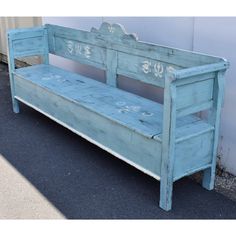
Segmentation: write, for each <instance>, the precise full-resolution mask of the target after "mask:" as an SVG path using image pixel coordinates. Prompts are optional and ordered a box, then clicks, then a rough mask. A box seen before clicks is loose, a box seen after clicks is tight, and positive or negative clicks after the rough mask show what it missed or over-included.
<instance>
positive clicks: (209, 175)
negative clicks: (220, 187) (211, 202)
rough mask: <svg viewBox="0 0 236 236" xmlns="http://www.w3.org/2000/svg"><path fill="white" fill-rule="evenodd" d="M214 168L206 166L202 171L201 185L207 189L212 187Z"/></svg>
mask: <svg viewBox="0 0 236 236" xmlns="http://www.w3.org/2000/svg"><path fill="white" fill-rule="evenodd" d="M214 183H215V168H207V169H206V170H204V172H203V179H202V187H203V188H205V189H207V190H212V189H214Z"/></svg>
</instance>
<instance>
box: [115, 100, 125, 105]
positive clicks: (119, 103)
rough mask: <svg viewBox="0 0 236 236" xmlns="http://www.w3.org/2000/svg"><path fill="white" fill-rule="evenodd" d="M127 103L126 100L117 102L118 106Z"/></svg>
mask: <svg viewBox="0 0 236 236" xmlns="http://www.w3.org/2000/svg"><path fill="white" fill-rule="evenodd" d="M125 104H126V102H123V101H118V102H116V105H117V106H124V105H125Z"/></svg>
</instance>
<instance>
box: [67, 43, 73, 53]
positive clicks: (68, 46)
mask: <svg viewBox="0 0 236 236" xmlns="http://www.w3.org/2000/svg"><path fill="white" fill-rule="evenodd" d="M66 46H67V50H68V52H69V53H70V54H73V52H74V43H73V42H72V41H67V42H66Z"/></svg>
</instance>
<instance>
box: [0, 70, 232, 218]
mask: <svg viewBox="0 0 236 236" xmlns="http://www.w3.org/2000/svg"><path fill="white" fill-rule="evenodd" d="M1 70H2V71H1V72H0V74H1V80H0V92H1V100H0V107H1V112H0V124H1V125H0V134H1V135H0V144H1V146H0V148H1V150H0V153H1V154H2V155H3V156H4V157H5V158H6V159H7V160H8V161H9V162H10V163H11V164H12V165H13V166H14V167H15V168H16V169H17V170H18V171H19V172H20V173H21V174H22V175H23V176H25V177H26V178H27V179H28V180H29V181H30V182H31V183H32V184H33V185H34V186H35V187H36V188H37V189H38V190H39V191H40V192H41V193H42V194H43V195H44V196H45V197H46V198H47V199H48V200H49V201H50V202H51V203H52V204H53V205H54V206H55V207H56V208H57V209H58V210H59V211H60V212H62V214H63V215H64V216H65V217H66V218H70V219H114V218H116V219H206V218H210V219H227V218H228V219H230V218H236V203H235V202H233V201H231V200H229V199H227V198H226V197H224V196H223V195H221V194H219V193H216V192H215V191H207V190H205V189H203V188H202V187H201V186H200V185H199V184H197V183H195V182H194V181H192V180H190V179H189V178H184V179H182V180H180V181H178V182H176V183H175V184H174V191H173V194H174V195H173V209H172V211H170V212H165V211H163V210H162V209H160V208H159V206H158V202H159V193H160V192H159V187H160V185H159V182H158V181H156V180H154V179H153V178H151V177H149V176H147V175H145V174H143V173H142V172H140V171H138V170H136V169H135V168H133V167H131V166H129V165H128V164H126V163H124V162H123V161H120V160H119V159H117V158H115V157H113V156H112V155H110V154H109V153H107V152H105V151H103V150H102V149H100V148H98V147H96V146H95V145H93V144H91V143H89V142H87V141H86V140H84V139H83V138H81V137H79V136H77V135H75V134H73V133H72V132H70V131H69V130H67V129H65V128H63V127H62V126H60V125H58V124H57V123H55V122H53V121H51V120H50V119H48V118H46V117H45V116H43V115H41V114H40V113H38V112H36V111H34V110H33V109H31V108H29V107H27V106H25V105H23V104H20V108H21V112H20V113H19V114H14V113H13V112H12V108H11V100H10V88H9V80H8V73H7V69H6V66H5V65H1ZM114 135H115V130H114ZM127 145H129V144H127Z"/></svg>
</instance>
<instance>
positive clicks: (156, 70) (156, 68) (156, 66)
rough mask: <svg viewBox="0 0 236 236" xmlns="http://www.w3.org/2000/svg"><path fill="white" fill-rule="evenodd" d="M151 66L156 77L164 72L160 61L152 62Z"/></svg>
mask: <svg viewBox="0 0 236 236" xmlns="http://www.w3.org/2000/svg"><path fill="white" fill-rule="evenodd" d="M153 68H154V75H155V76H156V77H160V78H161V77H162V75H163V72H164V66H163V64H161V63H160V62H158V63H155V64H154V66H153Z"/></svg>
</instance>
